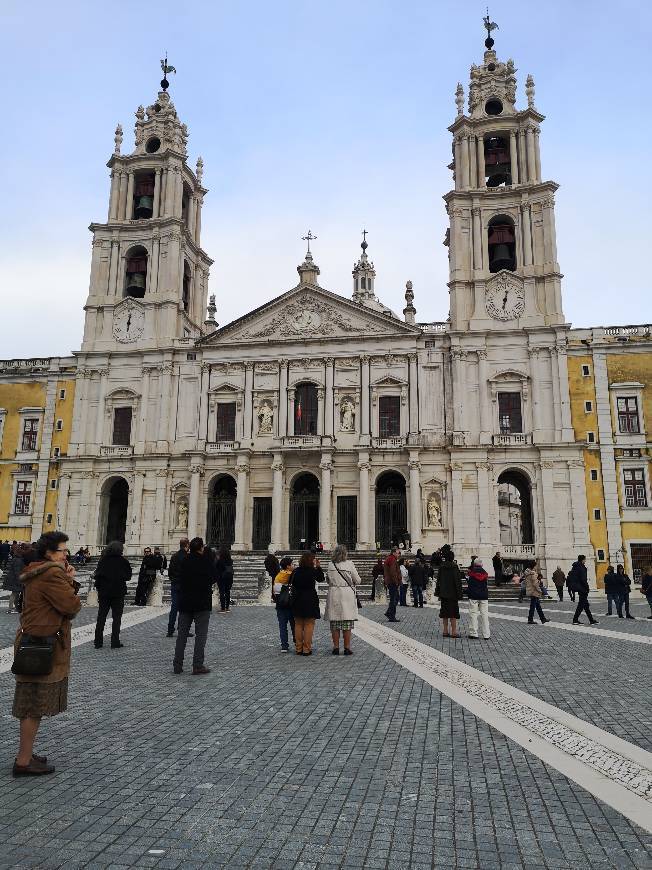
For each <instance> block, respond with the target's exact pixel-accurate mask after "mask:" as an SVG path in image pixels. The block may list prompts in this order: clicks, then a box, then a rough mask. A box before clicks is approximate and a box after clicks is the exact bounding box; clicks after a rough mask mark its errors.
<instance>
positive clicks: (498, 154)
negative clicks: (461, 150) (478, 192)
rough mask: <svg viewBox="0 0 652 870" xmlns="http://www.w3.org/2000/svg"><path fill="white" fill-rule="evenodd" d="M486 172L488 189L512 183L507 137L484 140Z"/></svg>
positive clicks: (493, 137) (489, 137)
mask: <svg viewBox="0 0 652 870" xmlns="http://www.w3.org/2000/svg"><path fill="white" fill-rule="evenodd" d="M484 172H485V177H486V179H487V187H500V186H501V185H507V184H511V183H512V161H511V157H510V151H509V139H508V138H507V137H505V136H488V137H487V138H486V139H485V140H484Z"/></svg>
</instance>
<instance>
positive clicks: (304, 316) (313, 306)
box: [243, 295, 378, 338]
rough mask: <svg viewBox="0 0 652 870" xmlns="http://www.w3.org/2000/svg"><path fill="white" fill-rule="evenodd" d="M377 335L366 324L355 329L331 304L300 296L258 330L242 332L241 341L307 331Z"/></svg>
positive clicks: (310, 333)
mask: <svg viewBox="0 0 652 870" xmlns="http://www.w3.org/2000/svg"><path fill="white" fill-rule="evenodd" d="M356 331H365V332H378V328H376V327H373V326H371V324H368V323H365V324H364V326H358V325H356V324H354V323H352V322H351V321H350V320H349V319H348V318H346V317H344V316H343V315H342V314H340V312H339V311H338V310H337V309H336V308H334V307H333V306H332V305H328V304H327V303H325V302H321V301H320V300H319V299H314V298H312V297H310V296H307V295H303V296H301V297H299V298H298V299H297V300H296V302H293V303H292V304H291V305H286V306H285V307H284V308H283V309H282V310H281V311H280V312H279V313H278V314H277V315H276V317H274V318H272V320H271V321H270V322H269V323H268V324H266V325H265V326H263V327H262V328H261V329H258V330H255V331H253V332H245V333H244V335H243V337H244V338H265V337H267V336H269V335H279V336H281V337H282V336H284V335H287V334H288V333H289V334H295V335H296V334H298V333H302V332H306V333H307V334H308V335H310V336H316V335H337V334H338V333H342V332H356Z"/></svg>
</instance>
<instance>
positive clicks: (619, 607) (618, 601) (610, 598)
mask: <svg viewBox="0 0 652 870" xmlns="http://www.w3.org/2000/svg"><path fill="white" fill-rule="evenodd" d="M613 604H615V605H616V613H617V614H618V616H620V617H621V618H622V615H623V596H622V595H621V593H620V592H607V616H613V610H612V605H613ZM628 609H629V608H628Z"/></svg>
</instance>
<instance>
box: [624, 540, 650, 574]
mask: <svg viewBox="0 0 652 870" xmlns="http://www.w3.org/2000/svg"><path fill="white" fill-rule="evenodd" d="M629 546H630V547H631V555H632V580H633V581H634V583H640V582H641V580H642V579H643V575H644V574H647V572H648V569H649V567H650V565H652V541H651V542H650V543H649V544H630V545H629Z"/></svg>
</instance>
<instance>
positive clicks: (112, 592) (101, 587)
mask: <svg viewBox="0 0 652 870" xmlns="http://www.w3.org/2000/svg"><path fill="white" fill-rule="evenodd" d="M123 552H124V544H123V543H122V541H112V542H111V543H110V544H107V546H106V548H105V550H104V552H103V553H102V556H101V557H100V561H99V562H98V563H97V568H96V569H95V588H96V589H97V597H98V599H99V608H98V611H97V622H96V623H95V649H101V648H102V645H103V643H104V626H105V624H106V617H107V616H108V613H109V610H110V611H111V619H112V620H113V621H112V623H111V647H112V648H113V649H120V648H121V647H123V646H124V644H123V643H121V642H120V625H121V623H122V612H123V610H124V606H125V597H126V595H127V583H128V582H129V580H131V565H130V564H129V562H128V561H127V559H125V557H124V556H123V555H122V554H123Z"/></svg>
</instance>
